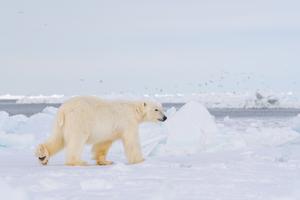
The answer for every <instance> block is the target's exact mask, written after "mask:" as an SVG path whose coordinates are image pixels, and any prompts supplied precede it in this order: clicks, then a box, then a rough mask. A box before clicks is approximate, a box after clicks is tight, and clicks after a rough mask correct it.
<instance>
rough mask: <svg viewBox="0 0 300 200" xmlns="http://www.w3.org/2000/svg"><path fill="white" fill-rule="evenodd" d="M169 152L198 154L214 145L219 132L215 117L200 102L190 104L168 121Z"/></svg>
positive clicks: (167, 147)
mask: <svg viewBox="0 0 300 200" xmlns="http://www.w3.org/2000/svg"><path fill="white" fill-rule="evenodd" d="M166 128H167V132H168V140H167V144H166V150H167V152H176V153H196V152H198V151H200V150H204V149H206V148H207V147H208V146H209V145H210V144H212V143H213V141H214V138H215V135H216V134H217V132H218V128H217V125H216V123H215V121H214V117H213V116H212V115H210V113H209V112H208V110H207V109H206V108H205V107H204V106H203V105H202V104H200V103H198V102H194V101H192V102H189V103H187V104H185V105H184V106H183V107H182V108H181V109H180V110H179V111H177V112H176V113H175V114H174V115H173V116H172V117H170V118H169V119H168V120H167V121H166Z"/></svg>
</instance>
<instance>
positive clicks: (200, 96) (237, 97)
mask: <svg viewBox="0 0 300 200" xmlns="http://www.w3.org/2000/svg"><path fill="white" fill-rule="evenodd" d="M100 96H101V98H106V99H141V98H147V99H154V100H156V101H159V102H168V103H182V102H189V101H198V102H201V103H202V104H204V105H205V106H206V107H209V108H269V107H270V108H300V103H299V102H300V101H299V95H298V94H294V93H292V92H287V93H278V92H276V93H274V92H266V91H263V92H261V91H257V92H254V93H253V92H246V93H236V92H226V93H192V94H183V93H182V94H181V93H178V94H144V95H138V94H118V93H115V94H103V95H100ZM68 98H70V96H64V95H51V96H45V95H39V96H23V95H19V96H15V95H9V94H7V95H2V96H0V100H12V99H13V100H16V102H17V103H19V104H24V103H25V104H28V103H62V102H64V101H65V100H66V99H68Z"/></svg>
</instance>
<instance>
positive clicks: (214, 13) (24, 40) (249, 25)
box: [0, 0, 300, 95]
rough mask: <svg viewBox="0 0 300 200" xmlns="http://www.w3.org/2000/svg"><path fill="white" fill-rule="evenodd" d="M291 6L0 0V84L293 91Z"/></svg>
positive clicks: (62, 90) (297, 61)
mask: <svg viewBox="0 0 300 200" xmlns="http://www.w3.org/2000/svg"><path fill="white" fill-rule="evenodd" d="M299 7H300V3H299V2H298V1H296V0H295V1H292V0H286V1H273V0H265V1H264V0H252V1H239V0H229V1H223V0H210V1H208V0H206V1H204V0H203V1H196V0H194V1H189V0H186V1H174V0H173V1H171V0H168V1H162V0H151V1H140V0H133V1H131V0H129V1H121V0H117V1H100V0H94V1H71V0H68V1H64V0H52V1H50V0H48V1H45V0H27V1H22V0H19V1H17V0H10V1H5V0H0V78H1V82H0V83H1V84H0V94H6V93H10V94H20V95H21V94H22V95H24V94H26V95H37V94H44V95H50V94H65V95H74V94H103V93H113V92H114V93H119V92H125V93H128V92H130V93H175V92H187V93H189V92H224V91H228V92H231V91H242V92H243V91H255V90H258V89H260V90H273V91H283V92H287V91H294V92H299V91H300V81H299V78H298V77H299V76H300V12H299Z"/></svg>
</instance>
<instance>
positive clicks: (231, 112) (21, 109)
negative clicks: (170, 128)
mask: <svg viewBox="0 0 300 200" xmlns="http://www.w3.org/2000/svg"><path fill="white" fill-rule="evenodd" d="M183 105H184V103H163V106H164V108H165V109H169V108H171V107H175V108H176V109H178V108H180V107H181V106H183ZM47 106H53V107H59V106H60V104H45V103H38V104H16V101H15V100H0V111H6V112H8V113H9V114H10V115H17V114H23V115H26V116H31V115H33V114H35V113H38V112H41V111H42V110H43V109H44V108H46V107H47ZM209 111H210V113H211V114H212V115H214V116H215V117H217V118H220V117H225V116H229V117H293V116H297V115H298V114H299V113H300V109H298V108H268V109H243V108H211V109H209Z"/></svg>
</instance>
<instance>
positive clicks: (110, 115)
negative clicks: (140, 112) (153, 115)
mask: <svg viewBox="0 0 300 200" xmlns="http://www.w3.org/2000/svg"><path fill="white" fill-rule="evenodd" d="M59 113H63V115H64V118H65V124H64V126H65V130H72V132H74V130H80V132H85V133H87V134H89V135H90V138H91V140H93V141H99V140H104V139H106V138H111V137H116V135H115V134H117V132H120V131H122V130H124V129H126V128H128V126H129V125H130V124H132V123H136V119H135V118H136V116H135V103H134V102H126V101H109V100H103V99H100V98H98V97H93V96H83V97H74V98H72V99H70V100H68V101H66V102H65V103H64V104H63V105H62V106H61V107H60V109H59ZM68 132H69V131H68ZM65 134H68V133H65ZM65 136H66V135H65Z"/></svg>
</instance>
